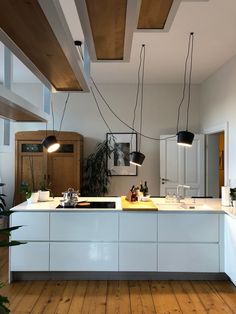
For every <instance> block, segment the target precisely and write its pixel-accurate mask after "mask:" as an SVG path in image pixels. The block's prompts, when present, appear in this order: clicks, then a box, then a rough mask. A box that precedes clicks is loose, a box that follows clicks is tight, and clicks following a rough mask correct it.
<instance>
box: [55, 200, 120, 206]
mask: <svg viewBox="0 0 236 314" xmlns="http://www.w3.org/2000/svg"><path fill="white" fill-rule="evenodd" d="M57 208H116V202H87V201H85V202H79V203H77V204H76V205H75V206H61V205H58V206H57Z"/></svg>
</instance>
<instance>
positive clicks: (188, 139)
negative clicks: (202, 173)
mask: <svg viewBox="0 0 236 314" xmlns="http://www.w3.org/2000/svg"><path fill="white" fill-rule="evenodd" d="M193 35H194V33H193V32H191V33H190V34H189V41H188V51H187V56H186V60H185V67H184V86H183V97H182V100H181V102H180V104H179V108H178V117H177V134H176V135H177V144H178V145H181V146H186V147H191V146H192V143H193V139H194V134H193V133H192V132H189V131H188V120H189V107H190V100H191V80H192V65H193ZM189 56H190V68H189V79H188V103H187V117H186V121H187V122H186V130H185V131H179V130H178V128H179V117H180V108H181V105H182V104H183V101H184V98H185V92H186V79H187V68H188V59H189Z"/></svg>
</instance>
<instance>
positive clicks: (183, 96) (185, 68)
mask: <svg viewBox="0 0 236 314" xmlns="http://www.w3.org/2000/svg"><path fill="white" fill-rule="evenodd" d="M190 39H191V35H189V40H188V50H187V55H186V59H185V64H184V80H183V81H184V82H183V92H182V99H181V101H180V103H179V107H178V113H177V125H176V133H178V132H179V117H180V109H181V106H182V104H183V102H184V98H185V92H186V79H187V65H188V58H189V53H190Z"/></svg>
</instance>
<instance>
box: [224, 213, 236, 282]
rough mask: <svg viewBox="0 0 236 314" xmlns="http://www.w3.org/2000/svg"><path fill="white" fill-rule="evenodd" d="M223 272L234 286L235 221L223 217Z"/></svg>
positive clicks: (235, 254)
mask: <svg viewBox="0 0 236 314" xmlns="http://www.w3.org/2000/svg"><path fill="white" fill-rule="evenodd" d="M225 272H226V274H227V275H228V276H229V277H230V279H231V280H232V281H233V283H234V284H235V285H236V220H235V218H232V217H230V216H228V215H225Z"/></svg>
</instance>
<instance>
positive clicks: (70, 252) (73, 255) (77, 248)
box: [50, 242, 118, 271]
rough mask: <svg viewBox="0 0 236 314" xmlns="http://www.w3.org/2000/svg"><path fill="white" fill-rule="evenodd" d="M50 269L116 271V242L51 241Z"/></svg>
mask: <svg viewBox="0 0 236 314" xmlns="http://www.w3.org/2000/svg"><path fill="white" fill-rule="evenodd" d="M50 270H51V271H118V244H117V243H95V242H93V243H66V242H54V243H51V244H50Z"/></svg>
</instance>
